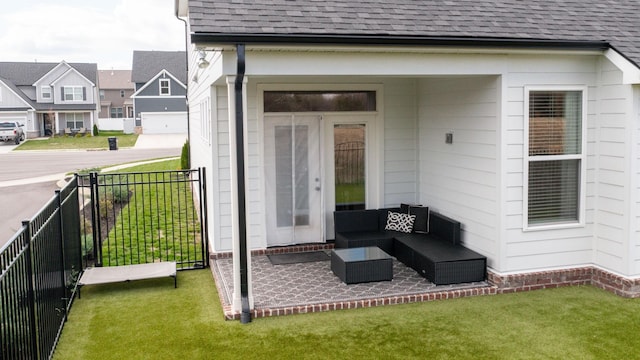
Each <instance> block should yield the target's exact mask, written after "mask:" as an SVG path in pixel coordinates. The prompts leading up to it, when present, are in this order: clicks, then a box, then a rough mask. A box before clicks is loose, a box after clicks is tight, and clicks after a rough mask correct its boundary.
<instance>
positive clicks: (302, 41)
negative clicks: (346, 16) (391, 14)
mask: <svg viewBox="0 0 640 360" xmlns="http://www.w3.org/2000/svg"><path fill="white" fill-rule="evenodd" d="M191 42H192V43H193V44H195V45H196V46H198V45H199V44H207V45H214V46H215V45H218V46H220V47H221V48H227V47H232V46H233V47H235V45H236V44H246V45H334V46H405V47H406V46H430V47H434V46H435V47H485V48H487V47H492V48H504V47H508V48H517V49H558V50H570V49H571V50H600V51H603V50H607V49H609V48H610V45H609V43H608V42H606V41H566V40H545V39H505V38H476V37H424V36H396V35H377V36H376V35H373V36H372V35H344V34H232V33H228V34H225V33H202V32H195V33H192V34H191Z"/></svg>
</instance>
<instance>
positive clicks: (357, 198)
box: [336, 184, 365, 204]
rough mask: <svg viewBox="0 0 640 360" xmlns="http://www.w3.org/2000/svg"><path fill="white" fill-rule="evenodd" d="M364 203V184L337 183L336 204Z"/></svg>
mask: <svg viewBox="0 0 640 360" xmlns="http://www.w3.org/2000/svg"><path fill="white" fill-rule="evenodd" d="M360 203H361V204H364V203H365V185H364V184H336V204H360Z"/></svg>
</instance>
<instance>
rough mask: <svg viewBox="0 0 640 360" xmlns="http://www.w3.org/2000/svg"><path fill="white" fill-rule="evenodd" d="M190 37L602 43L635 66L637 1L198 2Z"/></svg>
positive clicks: (639, 22) (192, 8)
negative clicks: (339, 37) (345, 37)
mask: <svg viewBox="0 0 640 360" xmlns="http://www.w3.org/2000/svg"><path fill="white" fill-rule="evenodd" d="M189 19H190V26H191V31H192V34H194V33H195V34H198V33H200V34H208V35H216V34H217V35H220V34H228V35H231V36H233V35H234V34H235V35H241V34H244V35H246V34H253V35H268V34H271V35H286V34H291V35H293V34H295V35H316V36H323V35H338V36H340V35H342V36H364V37H394V36H395V37H398V36H411V37H425V38H429V37H455V38H465V39H469V40H474V39H513V40H534V41H535V40H540V41H549V40H553V41H605V42H608V43H609V44H610V45H611V46H612V47H614V48H615V49H617V50H618V51H619V52H621V53H622V54H623V55H625V56H626V57H627V58H628V59H630V60H631V61H633V62H635V64H636V65H640V0H349V1H344V0H343V1H338V0H200V1H189Z"/></svg>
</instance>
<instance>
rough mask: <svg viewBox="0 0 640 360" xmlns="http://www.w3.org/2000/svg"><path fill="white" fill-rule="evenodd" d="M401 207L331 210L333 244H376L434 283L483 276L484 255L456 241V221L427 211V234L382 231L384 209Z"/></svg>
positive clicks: (384, 221)
mask: <svg viewBox="0 0 640 360" xmlns="http://www.w3.org/2000/svg"><path fill="white" fill-rule="evenodd" d="M403 210H404V209H403ZM403 210H401V209H400V208H389V209H377V210H351V211H336V212H334V224H335V247H336V248H353V247H364V246H377V247H379V248H380V249H382V250H384V251H385V252H386V253H388V254H389V255H392V256H395V257H396V258H397V259H398V260H399V261H401V262H402V263H404V264H405V265H407V266H408V267H411V268H412V269H414V270H416V271H417V272H418V273H419V274H420V275H422V276H424V277H425V278H427V279H428V280H429V281H431V282H433V283H434V284H436V285H444V284H457V283H468V282H476V281H484V280H485V279H486V274H487V258H486V257H485V256H483V255H480V254H478V253H477V252H475V251H473V250H470V249H468V248H466V247H464V246H462V245H461V244H460V223H459V222H458V221H455V220H453V219H451V218H448V217H446V216H444V215H441V214H439V213H437V212H434V211H431V212H429V216H428V225H429V226H428V233H417V232H412V233H403V232H399V231H393V230H385V225H386V223H387V216H388V212H389V211H394V212H402V211H403Z"/></svg>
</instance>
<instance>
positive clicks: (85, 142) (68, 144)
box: [16, 131, 138, 150]
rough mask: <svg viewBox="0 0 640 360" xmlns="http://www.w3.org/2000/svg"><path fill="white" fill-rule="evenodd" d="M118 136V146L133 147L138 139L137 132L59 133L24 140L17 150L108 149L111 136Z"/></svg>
mask: <svg viewBox="0 0 640 360" xmlns="http://www.w3.org/2000/svg"><path fill="white" fill-rule="evenodd" d="M111 136H115V137H117V138H118V147H119V148H126V147H133V146H134V145H135V144H136V141H137V140H138V135H137V134H123V133H122V132H117V131H115V132H105V131H101V132H100V135H99V136H81V137H75V136H64V135H59V136H55V137H51V138H49V139H46V140H29V141H25V142H23V143H22V144H21V145H20V146H18V147H17V148H16V150H61V149H108V148H109V140H108V139H109V137H111Z"/></svg>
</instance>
